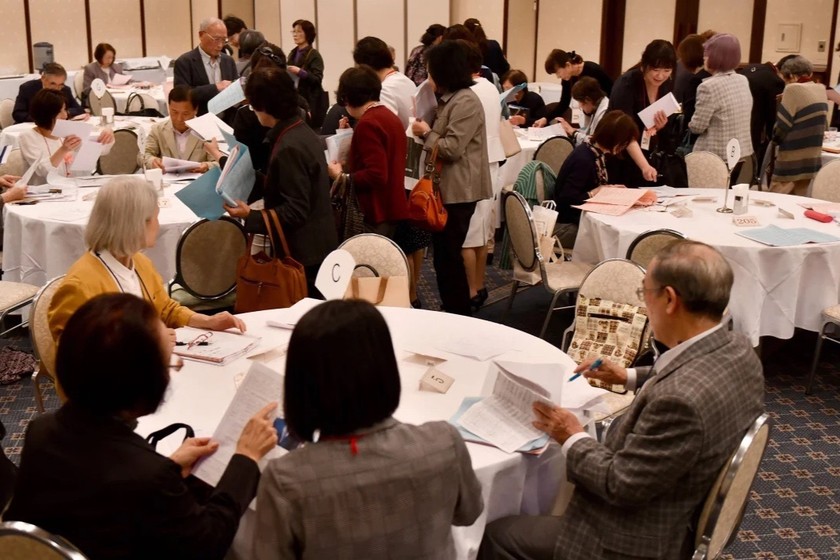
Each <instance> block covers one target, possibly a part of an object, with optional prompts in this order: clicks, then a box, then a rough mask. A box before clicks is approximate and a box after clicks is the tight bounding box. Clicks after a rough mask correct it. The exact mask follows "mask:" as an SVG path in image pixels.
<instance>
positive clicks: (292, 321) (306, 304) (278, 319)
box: [266, 298, 324, 329]
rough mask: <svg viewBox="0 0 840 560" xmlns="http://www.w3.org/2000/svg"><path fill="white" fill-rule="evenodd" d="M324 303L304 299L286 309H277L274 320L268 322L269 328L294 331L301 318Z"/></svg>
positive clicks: (318, 300)
mask: <svg viewBox="0 0 840 560" xmlns="http://www.w3.org/2000/svg"><path fill="white" fill-rule="evenodd" d="M322 303H324V302H323V301H321V300H320V299H313V298H303V299H302V300H300V301H299V302H297V303H296V304H294V305H293V306H291V307H287V308H286V309H277V310H275V311H274V312H273V314H272V318H271V319H269V320H268V321H266V324H267V325H268V326H269V327H276V328H278V329H294V328H295V325H297V322H298V321H300V318H301V317H303V316H304V315H306V313H307V311H309V310H310V309H312V308H314V307H317V306H319V305H321V304H322Z"/></svg>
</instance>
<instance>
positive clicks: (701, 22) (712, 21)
mask: <svg viewBox="0 0 840 560" xmlns="http://www.w3.org/2000/svg"><path fill="white" fill-rule="evenodd" d="M753 4H754V3H753V1H752V0H741V1H740V2H732V0H701V2H700V11H699V13H698V14H697V31H698V33H702V32H704V31H706V30H707V29H713V30H714V31H718V32H726V33H732V34H733V35H735V36H736V37H738V41H740V43H741V62H748V61H749V59H750V37H751V36H752V16H753Z"/></svg>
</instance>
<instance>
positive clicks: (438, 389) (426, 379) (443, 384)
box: [420, 367, 455, 393]
mask: <svg viewBox="0 0 840 560" xmlns="http://www.w3.org/2000/svg"><path fill="white" fill-rule="evenodd" d="M453 383H455V378H453V377H451V376H449V375H446V374H445V373H443V372H442V371H440V370H438V369H437V368H435V367H430V368H429V369H428V370H427V371H426V373H425V374H424V375H423V377H421V378H420V390H421V391H432V392H435V393H446V392H447V391H448V390H449V388H450V387H452V384H453Z"/></svg>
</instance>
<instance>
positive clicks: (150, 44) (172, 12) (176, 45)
mask: <svg viewBox="0 0 840 560" xmlns="http://www.w3.org/2000/svg"><path fill="white" fill-rule="evenodd" d="M143 5H144V6H145V8H146V54H147V55H149V56H160V55H166V56H168V57H170V58H178V56H180V55H181V54H183V53H185V52H187V51H188V50H190V49H191V48H193V47H192V46H193V34H192V25H191V24H190V5H189V3H188V2H172V0H145V2H144V4H143ZM196 39H197V37H196ZM114 47H115V48H116V49H117V50H120V47H119V46H117V45H116V44H114Z"/></svg>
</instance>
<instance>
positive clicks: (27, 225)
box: [3, 185, 198, 286]
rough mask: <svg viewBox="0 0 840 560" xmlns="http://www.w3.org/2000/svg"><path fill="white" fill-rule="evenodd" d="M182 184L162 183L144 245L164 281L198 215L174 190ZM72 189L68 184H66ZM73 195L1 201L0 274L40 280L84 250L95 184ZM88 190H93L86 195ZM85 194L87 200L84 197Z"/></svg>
mask: <svg viewBox="0 0 840 560" xmlns="http://www.w3.org/2000/svg"><path fill="white" fill-rule="evenodd" d="M181 188H183V185H172V186H167V187H165V189H164V194H163V197H162V198H163V199H164V200H166V202H165V204H166V206H165V207H162V208H161V209H160V232H159V233H158V239H157V243H156V244H155V246H154V247H152V248H151V249H146V250H144V251H143V253H144V254H146V255H147V256H148V257H149V258H150V259H152V262H153V263H154V265H155V268H156V269H157V271H158V273H160V275H161V277H162V278H163V280H164V282H166V281H168V280H169V279H171V278H173V277H174V276H175V249H176V247H177V246H178V239H179V238H180V237H181V232H183V231H184V230H185V229H186V228H187V226H189V225H190V224H191V223H193V222H195V221H196V220H198V218H197V217H196V215H195V214H194V213H193V211H192V210H190V209H189V208H187V206H186V205H184V203H183V202H181V201H180V200H179V199H178V198H177V197H175V196H174V194H175V192H177V191H178V190H179V189H181ZM66 190H67V191H68V192H71V191H72V190H73V189H66ZM75 190H76V196H75V200H72V201H52V202H50V201H46V202H45V201H42V202H38V203H37V204H35V205H32V206H21V205H18V204H6V205H5V206H4V207H3V219H4V228H3V279H4V280H9V281H12V282H28V283H29V284H34V285H36V286H43V285H44V284H46V283H47V280H50V279H52V278H55V277H56V276H59V275H61V274H65V273H66V272H67V270H68V269H69V268H70V266H71V265H72V264H73V263H74V262H76V260H77V259H78V258H79V257H81V256H82V254H84V252H85V239H84V236H85V226H87V222H88V218H89V217H90V212H91V210H92V209H93V203H94V196H95V193H96V191H98V190H99V189H98V188H96V187H93V188H80V189H75ZM91 195H93V196H91ZM85 198H87V199H88V200H85Z"/></svg>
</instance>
